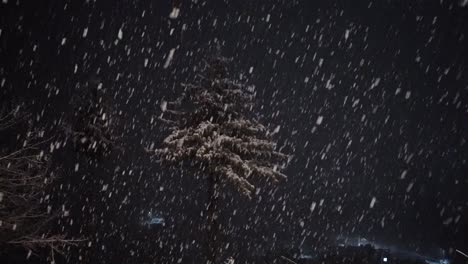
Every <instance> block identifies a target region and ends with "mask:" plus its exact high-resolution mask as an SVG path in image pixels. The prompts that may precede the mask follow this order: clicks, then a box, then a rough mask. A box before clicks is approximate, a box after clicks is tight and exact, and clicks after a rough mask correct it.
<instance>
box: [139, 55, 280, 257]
mask: <svg viewBox="0 0 468 264" xmlns="http://www.w3.org/2000/svg"><path fill="white" fill-rule="evenodd" d="M228 63H229V59H227V58H224V57H221V56H216V57H214V58H210V59H209V60H208V61H204V62H203V65H202V67H201V70H200V71H199V73H198V74H197V75H196V79H195V82H194V83H192V84H182V86H183V87H184V92H183V93H182V95H181V96H180V97H179V98H178V99H177V100H175V101H173V102H165V101H163V102H162V104H161V110H162V114H161V116H160V117H159V118H160V120H162V121H164V122H165V123H166V124H167V125H168V127H169V130H170V134H169V136H167V137H166V138H165V139H164V141H163V143H162V145H163V146H162V148H160V149H155V150H148V151H149V152H151V153H153V154H154V155H156V156H157V157H158V158H159V160H160V161H162V162H165V163H176V164H180V163H187V162H188V163H189V164H190V166H191V167H192V168H195V169H196V170H198V171H199V172H201V173H202V174H203V175H205V176H206V177H207V180H208V183H209V184H208V197H209V198H208V199H209V201H208V206H207V216H208V223H207V229H208V235H209V242H208V248H209V249H208V252H207V254H208V256H207V257H208V259H209V261H210V263H218V262H219V261H218V260H217V252H216V251H217V250H218V249H217V245H216V244H217V243H216V240H217V233H218V230H217V228H218V223H217V222H216V221H217V216H216V213H217V211H218V208H217V200H218V196H219V191H220V190H219V187H220V184H221V183H231V184H232V185H233V186H234V187H235V188H236V190H237V191H238V192H240V193H241V194H242V195H245V196H248V197H251V195H252V193H253V191H254V190H255V186H254V185H253V184H252V182H251V178H252V177H265V178H267V179H268V180H271V181H273V182H278V181H279V180H280V179H283V178H286V176H285V175H284V174H283V173H281V172H280V168H282V167H284V165H285V164H286V162H287V160H288V155H286V154H283V153H281V152H279V151H277V150H276V144H275V143H274V142H273V141H272V133H269V131H268V129H267V128H266V127H265V126H263V125H262V124H261V123H260V122H259V121H258V119H257V118H256V117H255V116H253V115H252V114H251V113H252V111H253V106H254V99H255V91H254V89H253V87H252V86H248V85H246V84H245V83H243V82H242V81H241V80H233V79H231V78H230V76H229V73H228V68H227V66H228Z"/></svg>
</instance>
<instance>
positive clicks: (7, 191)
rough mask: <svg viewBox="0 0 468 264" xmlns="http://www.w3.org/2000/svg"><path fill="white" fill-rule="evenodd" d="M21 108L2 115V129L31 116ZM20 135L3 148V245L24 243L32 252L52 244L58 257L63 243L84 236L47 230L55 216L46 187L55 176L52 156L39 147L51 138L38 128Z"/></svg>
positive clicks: (0, 183)
mask: <svg viewBox="0 0 468 264" xmlns="http://www.w3.org/2000/svg"><path fill="white" fill-rule="evenodd" d="M18 110H19V108H18V109H16V110H14V111H10V112H8V113H6V114H3V115H0V132H5V130H6V129H7V128H12V127H15V126H16V125H18V124H19V123H21V121H22V120H25V119H26V118H27V116H26V115H20V114H19V113H18V112H19V111H18ZM16 129H18V128H16ZM16 139H17V141H18V142H17V143H18V144H11V146H1V147H2V148H1V149H0V247H2V248H6V247H7V246H8V245H9V246H22V247H24V248H26V249H28V250H29V251H30V253H29V254H31V253H32V252H36V251H37V249H39V248H49V249H50V252H51V257H52V258H54V254H55V253H57V252H58V253H60V252H61V248H62V247H64V246H67V245H74V244H75V243H77V242H79V241H81V240H73V239H66V238H65V237H64V236H61V235H51V234H48V233H47V232H46V230H47V224H48V223H49V222H50V221H51V220H52V219H53V218H54V216H55V215H54V214H53V213H52V212H51V210H50V208H47V207H46V206H45V202H46V200H47V199H48V197H47V196H46V190H47V188H48V187H49V185H50V184H51V183H52V182H53V180H54V178H55V175H54V173H53V171H52V170H50V164H51V163H50V156H49V155H46V154H45V153H44V151H42V150H41V149H40V148H39V147H40V145H42V144H43V143H44V142H46V141H47V140H45V139H44V138H43V135H42V133H40V132H38V131H34V130H33V131H29V132H27V133H26V134H25V135H24V137H22V136H19V135H18V136H16ZM11 149H13V150H11Z"/></svg>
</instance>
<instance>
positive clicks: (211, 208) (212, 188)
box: [206, 174, 219, 264]
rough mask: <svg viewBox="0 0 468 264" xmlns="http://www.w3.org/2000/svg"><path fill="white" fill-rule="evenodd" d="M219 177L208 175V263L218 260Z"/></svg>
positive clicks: (215, 263)
mask: <svg viewBox="0 0 468 264" xmlns="http://www.w3.org/2000/svg"><path fill="white" fill-rule="evenodd" d="M218 187H219V178H218V176H217V175H213V174H211V175H210V176H209V177H208V206H207V209H206V210H207V217H208V219H207V220H208V221H207V223H206V225H207V226H206V229H207V241H206V253H207V256H206V258H207V263H208V264H217V260H218V250H219V248H218V240H219V237H218V235H219V234H218V233H219V232H218V221H217V213H218V195H219V190H218Z"/></svg>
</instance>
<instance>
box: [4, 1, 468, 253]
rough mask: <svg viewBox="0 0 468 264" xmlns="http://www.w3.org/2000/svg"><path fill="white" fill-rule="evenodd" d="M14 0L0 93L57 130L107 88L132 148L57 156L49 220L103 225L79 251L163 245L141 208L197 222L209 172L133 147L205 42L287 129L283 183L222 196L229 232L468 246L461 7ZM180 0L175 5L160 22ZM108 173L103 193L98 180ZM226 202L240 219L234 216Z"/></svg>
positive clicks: (466, 28) (177, 229)
mask: <svg viewBox="0 0 468 264" xmlns="http://www.w3.org/2000/svg"><path fill="white" fill-rule="evenodd" d="M4 2H5V1H4ZM6 2H8V3H6V4H0V30H1V31H0V81H1V90H0V92H1V96H2V98H1V102H2V103H6V102H7V101H9V100H12V99H14V100H16V101H22V102H25V103H26V105H28V106H29V107H30V109H33V111H35V113H37V119H36V123H37V126H39V127H41V128H44V129H45V130H46V131H49V133H59V131H60V129H59V127H60V125H58V124H59V123H60V122H65V121H66V120H67V119H68V118H69V117H70V116H71V115H72V114H73V108H72V106H71V105H70V100H71V98H72V96H73V95H76V94H79V93H82V91H81V90H83V89H84V88H83V87H94V86H97V85H98V84H99V83H102V85H103V88H104V89H105V93H106V94H107V95H108V96H109V98H111V100H112V108H113V111H114V113H115V114H116V115H118V116H119V120H120V122H119V124H118V129H117V131H119V132H118V134H119V136H120V140H121V142H122V145H124V147H125V149H126V151H125V152H124V153H113V155H112V156H111V157H110V158H107V159H104V160H102V161H100V162H99V164H98V165H96V164H87V162H86V161H85V159H84V158H83V157H80V156H79V155H77V154H76V153H74V152H73V149H72V148H70V147H68V148H67V147H66V148H62V149H60V150H58V151H56V153H55V154H56V156H57V159H58V163H59V164H60V165H61V166H62V168H63V170H64V172H65V173H64V175H65V176H64V177H63V178H62V179H61V183H62V184H63V186H65V187H63V188H62V189H61V190H58V189H59V188H58V187H57V190H58V191H57V193H58V194H57V195H56V196H57V199H56V200H57V203H58V206H59V207H60V206H62V205H64V206H65V207H67V208H69V209H70V212H71V217H70V218H68V219H62V220H61V222H60V223H59V224H60V225H61V226H63V228H64V229H65V230H67V232H69V233H70V234H74V235H79V234H80V235H86V236H89V234H90V233H92V234H95V236H94V237H93V238H92V240H93V243H94V245H96V246H95V247H93V249H83V250H81V251H80V252H81V253H80V254H83V255H85V256H87V257H90V256H99V257H98V260H101V261H104V260H108V261H112V260H116V259H121V258H122V257H123V258H124V259H132V257H134V256H135V255H139V256H140V257H141V256H142V255H144V254H155V253H154V251H155V249H154V243H150V242H148V241H147V240H148V238H146V237H145V238H142V237H141V231H139V230H138V228H139V227H138V222H139V221H141V217H142V216H143V215H145V213H146V212H147V211H149V210H153V211H160V212H162V214H163V215H165V216H166V217H168V218H173V220H172V224H170V225H169V226H168V227H167V231H165V232H166V233H165V234H166V235H167V234H170V233H171V232H174V233H177V234H179V235H180V236H182V235H183V234H185V233H184V232H185V231H186V230H185V229H184V228H183V226H185V227H186V226H187V225H188V223H191V221H196V220H195V219H196V218H197V214H199V211H197V208H199V207H200V205H199V204H198V205H196V204H195V205H194V201H195V200H196V199H197V197H198V198H200V195H201V194H200V193H199V191H197V190H199V189H202V187H203V186H202V183H200V182H195V180H191V179H187V178H189V176H187V175H181V173H180V172H177V171H174V172H169V171H165V170H163V169H162V168H160V167H159V165H158V164H156V163H153V162H151V161H150V159H149V158H148V157H146V156H145V154H144V153H143V152H142V151H141V146H142V145H148V144H150V143H151V142H156V143H157V142H160V141H161V140H162V139H163V137H164V135H163V134H161V129H160V126H161V124H160V123H158V122H155V123H151V122H150V120H151V117H153V116H157V115H158V113H159V111H160V110H159V103H160V101H161V100H162V99H167V98H174V97H175V96H177V92H178V91H180V89H181V88H180V87H179V85H178V84H179V83H181V82H189V81H190V80H191V78H193V74H194V72H193V67H194V66H196V65H197V63H198V61H199V60H200V59H201V58H203V57H204V56H206V55H207V53H208V52H209V50H211V49H210V46H212V44H213V43H214V41H215V40H217V41H220V42H221V43H222V51H223V53H224V55H226V56H228V57H232V58H233V59H234V63H233V65H232V70H233V72H234V73H235V74H240V73H244V74H246V75H247V76H248V79H249V80H250V83H252V84H254V85H255V87H256V90H257V95H258V98H257V99H258V101H257V103H258V104H257V109H256V111H257V112H258V113H259V114H260V116H262V121H263V122H264V123H265V124H267V125H269V126H270V127H271V128H272V129H274V128H275V127H276V126H277V125H280V126H281V128H280V132H279V136H278V140H279V142H280V144H285V145H286V148H285V149H286V150H287V151H288V152H291V153H292V154H294V159H293V160H292V162H291V164H290V166H289V168H288V169H287V170H286V173H287V174H288V176H289V178H288V180H287V181H286V182H285V183H284V184H283V185H278V186H277V187H273V186H265V187H263V188H262V190H261V192H260V194H259V199H256V200H254V201H252V202H250V203H243V202H244V201H241V202H236V201H235V200H237V198H239V197H238V196H237V195H236V194H234V193H233V192H229V193H228V197H229V198H227V202H226V204H227V205H226V208H228V209H227V210H226V215H225V219H233V220H232V221H233V222H232V225H234V226H236V225H241V226H242V225H244V224H245V222H246V221H247V222H249V223H250V224H249V225H253V226H254V227H253V230H255V231H252V230H245V231H243V232H246V233H249V232H250V233H252V232H258V233H260V234H262V235H263V234H266V235H265V236H266V237H269V236H270V235H271V234H273V233H277V234H278V236H279V237H281V239H284V240H285V241H291V243H299V242H300V241H302V240H303V239H304V237H307V239H306V240H307V241H309V240H310V241H311V242H310V243H311V244H317V243H322V242H323V241H325V240H326V239H327V238H328V237H331V236H334V235H338V234H346V235H360V236H366V237H370V238H374V239H376V240H379V241H383V242H386V243H393V244H395V245H401V246H404V247H409V248H414V247H417V246H420V247H424V248H431V247H443V248H449V247H456V248H465V249H468V240H467V237H468V224H467V223H468V213H467V212H468V210H467V206H468V193H467V190H468V177H467V175H466V174H467V172H468V164H467V158H468V144H467V142H466V140H467V139H468V122H467V118H468V113H467V111H468V6H464V7H463V6H462V5H461V4H459V3H458V2H456V1H447V0H444V1H342V0H341V1H291V0H288V1H266V0H260V1H259V0H256V1H229V3H225V2H226V1H175V2H172V3H171V2H170V1H119V2H118V3H115V2H117V1H45V2H44V1H20V0H17V1H14V0H9V1H6ZM409 2H410V3H409ZM174 5H176V6H179V7H180V10H181V11H180V16H179V17H178V18H177V19H170V18H169V13H170V12H171V10H172V8H173V6H174ZM119 30H121V32H122V38H121V39H120V38H119ZM173 48H175V49H176V50H175V55H174V59H173V61H172V64H171V65H170V66H169V67H168V68H167V69H164V68H163V65H164V62H165V56H167V54H168V53H169V51H170V50H171V49H173ZM145 60H147V62H146V63H145ZM145 64H146V66H145ZM251 67H253V68H252V69H253V70H252V72H251V73H249V70H250V69H251ZM319 117H320V118H323V121H322V123H321V124H317V123H318V122H317V119H319ZM77 162H78V163H80V168H81V169H80V170H79V171H78V172H75V171H74V167H75V166H74V164H75V163H77ZM116 166H118V168H119V169H116ZM183 176H187V177H183ZM106 184H108V185H109V189H108V190H111V192H112V193H113V195H112V196H111V197H109V191H107V192H104V191H102V190H101V189H102V186H103V185H106ZM194 186H199V187H194ZM200 186H201V187H200ZM260 198H261V199H260ZM322 199H323V204H322V205H321V206H319V204H320V203H321V200H322ZM373 199H376V203H375V205H374V206H373V208H370V204H371V201H372V200H373ZM123 200H125V201H128V202H123V203H122V201H123ZM241 200H242V199H241ZM314 203H316V204H317V205H316V208H315V210H313V211H311V206H312V204H314ZM273 205H275V207H274V209H272V206H273ZM83 206H85V209H82V208H83ZM232 208H237V209H238V210H240V211H241V213H240V214H239V215H238V216H236V217H233V216H232V215H230V214H231V213H232V210H233V209H232ZM256 216H258V217H260V219H262V220H261V221H255V219H254V218H255V217H256ZM244 218H245V219H249V220H245V219H244ZM70 219H73V220H74V221H73V222H74V223H73V225H70ZM252 221H253V222H252ZM252 223H254V224H252ZM184 230H185V231H184ZM139 232H140V233H139ZM122 235H123V236H124V238H122ZM178 239H181V240H183V239H185V238H178ZM158 243H159V242H158ZM102 244H105V245H106V249H102V248H101V245H102ZM131 251H133V252H134V255H132V254H131V253H129V252H131ZM103 252H104V253H105V254H103ZM122 252H123V253H122ZM135 252H136V253H135ZM71 258H72V257H71ZM143 258H144V257H143Z"/></svg>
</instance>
